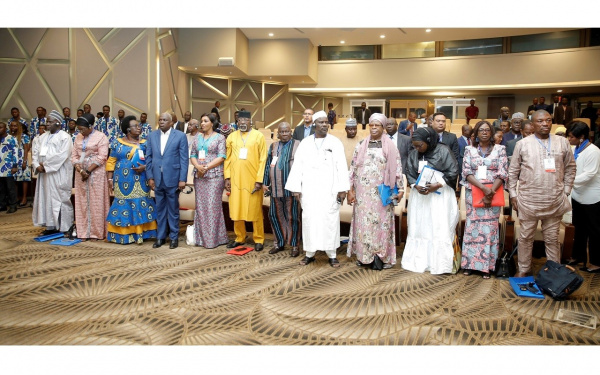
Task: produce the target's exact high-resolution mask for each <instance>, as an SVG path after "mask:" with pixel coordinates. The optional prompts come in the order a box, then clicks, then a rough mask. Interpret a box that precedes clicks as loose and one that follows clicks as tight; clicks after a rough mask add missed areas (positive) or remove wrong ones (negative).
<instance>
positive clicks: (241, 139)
mask: <svg viewBox="0 0 600 375" xmlns="http://www.w3.org/2000/svg"><path fill="white" fill-rule="evenodd" d="M248 133H250V132H248ZM248 137H249V135H247V136H246V139H244V138H243V137H242V132H241V131H240V141H242V142H243V143H244V148H246V141H247V140H248Z"/></svg>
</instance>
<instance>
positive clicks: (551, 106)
mask: <svg viewBox="0 0 600 375" xmlns="http://www.w3.org/2000/svg"><path fill="white" fill-rule="evenodd" d="M540 109H543V110H545V111H546V112H548V113H549V114H552V111H554V103H552V104H546V103H544V104H538V105H536V106H535V110H536V111H539V110H540Z"/></svg>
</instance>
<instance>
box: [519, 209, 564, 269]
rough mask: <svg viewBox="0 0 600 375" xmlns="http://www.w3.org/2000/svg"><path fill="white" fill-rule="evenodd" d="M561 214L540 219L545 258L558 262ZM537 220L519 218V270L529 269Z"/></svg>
mask: <svg viewBox="0 0 600 375" xmlns="http://www.w3.org/2000/svg"><path fill="white" fill-rule="evenodd" d="M561 219H562V216H557V217H550V218H547V219H543V220H541V221H542V235H543V237H544V243H545V246H546V259H547V260H553V261H555V262H556V263H560V244H559V243H558V233H559V230H560V220H561ZM538 221H539V220H520V225H521V232H520V233H519V271H518V272H530V271H531V252H532V251H533V239H534V236H535V230H536V229H537V225H538Z"/></svg>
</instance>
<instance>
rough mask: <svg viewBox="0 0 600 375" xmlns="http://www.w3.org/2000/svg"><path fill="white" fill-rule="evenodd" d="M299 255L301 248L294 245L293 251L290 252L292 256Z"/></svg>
mask: <svg viewBox="0 0 600 375" xmlns="http://www.w3.org/2000/svg"><path fill="white" fill-rule="evenodd" d="M298 255H300V250H298V246H294V247H292V253H291V254H290V256H291V257H292V258H295V257H297V256H298Z"/></svg>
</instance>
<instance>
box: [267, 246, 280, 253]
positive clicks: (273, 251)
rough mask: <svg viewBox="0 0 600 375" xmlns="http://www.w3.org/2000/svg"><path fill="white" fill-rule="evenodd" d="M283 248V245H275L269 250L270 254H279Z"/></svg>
mask: <svg viewBox="0 0 600 375" xmlns="http://www.w3.org/2000/svg"><path fill="white" fill-rule="evenodd" d="M281 250H283V247H279V246H277V245H275V246H273V248H272V249H271V250H269V254H277V253H278V252H280V251H281Z"/></svg>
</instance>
